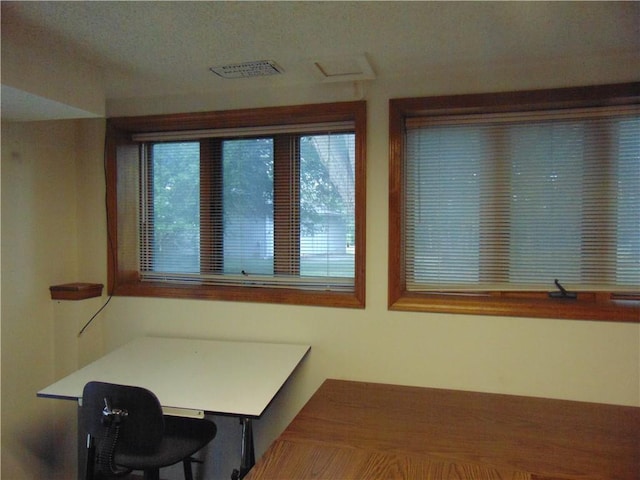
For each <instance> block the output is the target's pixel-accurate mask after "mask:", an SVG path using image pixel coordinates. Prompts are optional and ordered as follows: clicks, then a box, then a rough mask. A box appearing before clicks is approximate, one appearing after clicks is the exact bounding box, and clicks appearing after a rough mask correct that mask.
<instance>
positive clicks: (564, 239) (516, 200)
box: [509, 122, 586, 285]
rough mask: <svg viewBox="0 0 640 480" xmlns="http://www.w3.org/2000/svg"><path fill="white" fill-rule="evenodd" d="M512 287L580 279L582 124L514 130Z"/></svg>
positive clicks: (534, 125) (523, 127) (512, 142)
mask: <svg viewBox="0 0 640 480" xmlns="http://www.w3.org/2000/svg"><path fill="white" fill-rule="evenodd" d="M509 132H510V136H509V141H510V142H509V144H510V158H511V216H510V218H511V234H510V242H509V245H510V248H509V252H510V257H511V265H510V268H509V279H510V281H511V283H529V284H532V283H536V282H537V283H541V284H544V283H545V281H546V283H547V284H549V285H552V284H553V280H554V279H556V278H560V279H562V280H563V281H564V282H576V281H580V274H581V268H580V267H581V259H580V257H581V248H580V247H581V243H582V240H581V232H582V228H583V220H586V217H585V216H584V214H583V209H582V205H583V203H584V201H583V180H584V175H585V171H584V168H583V164H584V148H583V143H584V128H583V125H582V124H581V123H579V122H545V123H538V124H526V125H516V126H514V127H512V128H511V129H510V130H509Z"/></svg>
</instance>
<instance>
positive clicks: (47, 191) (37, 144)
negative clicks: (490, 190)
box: [1, 64, 640, 480]
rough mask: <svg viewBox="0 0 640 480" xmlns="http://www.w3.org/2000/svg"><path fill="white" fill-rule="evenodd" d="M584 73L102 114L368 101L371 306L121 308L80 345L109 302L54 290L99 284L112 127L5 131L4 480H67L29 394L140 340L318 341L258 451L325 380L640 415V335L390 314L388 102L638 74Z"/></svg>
mask: <svg viewBox="0 0 640 480" xmlns="http://www.w3.org/2000/svg"><path fill="white" fill-rule="evenodd" d="M557 67H559V66H557ZM588 67H589V68H587V69H585V70H582V71H580V73H576V72H575V69H574V68H573V67H572V66H571V65H569V64H568V65H567V66H566V68H564V69H563V68H557V69H550V70H548V71H545V72H542V71H540V70H539V67H536V68H535V69H534V68H525V67H519V68H515V67H508V68H507V67H504V68H503V69H502V70H498V71H496V70H489V69H487V68H481V67H478V66H470V67H469V68H468V69H459V70H457V71H456V72H450V73H452V75H451V76H449V77H447V76H446V75H443V74H442V73H434V75H433V78H431V79H429V80H430V81H431V83H429V84H428V85H429V86H428V87H425V85H426V83H424V82H418V81H416V80H415V79H414V80H411V79H405V80H400V79H398V80H397V81H395V82H392V83H387V84H372V85H368V86H362V87H358V86H354V85H334V86H318V87H317V88H306V89H287V90H286V91H285V90H281V91H271V92H253V93H251V92H249V93H245V94H243V95H242V97H240V96H237V97H234V96H229V95H225V96H224V97H222V96H219V97H216V96H215V95H208V96H202V97H190V98H186V97H176V98H170V99H144V100H143V99H141V100H139V101H137V102H135V101H127V102H126V103H125V102H123V103H122V104H119V103H118V102H112V103H110V104H108V105H107V107H108V110H109V112H110V114H146V113H158V112H163V111H164V112H168V111H176V112H177V111H189V110H191V111H194V110H203V109H224V108H236V107H237V108H240V107H250V106H263V105H280V104H292V103H317V102H322V101H339V100H353V99H355V98H360V97H363V98H365V99H366V100H367V102H368V122H369V126H368V142H367V148H368V170H367V182H368V203H367V307H366V309H364V310H348V309H333V308H316V307H298V306H289V305H264V304H251V303H234V302H212V301H202V300H193V301H189V300H170V299H144V298H123V297H117V298H114V299H113V300H112V301H111V303H110V304H109V305H108V307H107V308H106V309H105V311H104V312H103V313H102V314H101V315H100V316H99V317H98V319H97V320H96V321H95V324H94V325H92V326H91V327H90V328H89V329H88V330H87V333H86V334H85V335H83V336H82V337H80V338H77V337H76V336H75V332H77V330H78V329H79V327H80V326H81V325H82V324H83V323H84V322H85V321H86V320H87V319H88V318H89V316H90V315H91V314H92V313H93V312H94V311H95V310H97V308H99V306H100V305H101V304H102V302H103V301H104V300H105V299H106V297H103V298H102V299H90V300H85V301H81V302H56V301H52V300H50V298H49V292H48V287H49V286H50V285H53V284H56V283H63V282H71V281H91V282H102V283H106V255H105V253H106V242H107V240H106V233H105V215H104V181H103V171H102V142H103V128H104V125H103V121H102V120H82V121H75V122H72V121H64V122H62V121H60V122H42V123H30V124H19V123H13V124H3V125H2V189H1V192H2V210H3V211H2V214H3V215H2V478H6V479H8V480H12V479H22V478H25V479H40V478H55V476H56V475H58V478H69V476H70V475H71V476H72V475H73V474H72V473H71V474H70V473H69V472H73V462H74V460H75V457H74V453H73V442H74V439H73V438H72V435H71V436H70V431H71V430H72V428H71V427H72V426H73V422H74V408H73V406H71V405H69V403H65V402H64V401H54V400H45V399H37V398H36V397H35V392H36V391H37V390H38V389H40V388H43V387H45V386H46V385H47V384H49V383H51V382H52V381H54V380H55V379H56V378H58V377H59V376H60V375H63V374H64V373H66V372H67V371H71V370H73V369H74V368H77V367H78V366H80V365H83V364H84V363H86V362H87V361H89V360H91V359H92V358H94V357H95V356H97V355H99V354H101V353H102V352H103V351H109V350H111V349H113V348H115V347H117V346H118V345H120V344H122V343H124V342H126V341H128V340H129V339H132V338H134V337H136V336H139V335H148V334H153V335H169V336H173V335H175V336H181V337H199V338H218V339H234V340H236V339H237V340H260V341H269V342H293V343H305V344H307V343H308V344H311V345H312V350H311V353H310V355H309V356H308V357H307V358H306V360H305V361H304V363H303V365H302V366H301V368H300V369H299V370H298V371H297V372H296V374H295V375H294V377H293V379H292V381H291V382H289V383H288V384H287V385H286V387H285V388H284V389H283V390H282V392H281V394H280V395H279V397H278V398H277V399H276V401H275V402H274V404H273V405H272V406H271V407H270V409H269V410H268V412H267V413H266V415H265V416H264V418H263V419H261V420H260V421H259V422H257V423H256V442H257V449H258V454H260V453H261V452H262V451H263V449H264V448H265V447H266V446H267V445H268V444H269V443H270V442H271V441H272V440H273V439H274V438H275V436H276V435H277V434H278V433H279V432H280V431H281V430H282V429H283V428H284V427H285V426H286V424H287V423H288V422H289V421H290V420H291V418H292V417H293V416H294V415H295V413H296V412H297V411H298V410H299V409H300V407H301V406H302V405H303V404H304V402H305V401H306V400H307V399H308V398H309V396H310V395H311V394H312V393H313V391H314V390H315V389H316V388H317V387H318V386H319V385H320V383H321V382H322V381H323V380H324V379H325V378H327V377H334V378H347V379H355V380H368V381H378V382H389V383H398V384H410V385H424V386H433V387H444V388H455V389H467V390H480V391H489V392H501V393H514V394H524V395H534V396H544V397H557V398H568V399H576V400H585V401H595V402H607V403H618V404H625V405H640V325H637V324H636V325H630V324H619V323H607V322H583V321H563V320H553V319H549V320H540V319H528V318H500V317H482V316H462V315H460V316H455V315H444V314H424V313H401V312H389V311H388V310H387V307H386V298H387V278H386V274H387V265H386V261H387V181H388V174H387V152H388V143H387V126H388V124H387V102H388V98H390V97H394V96H412V95H427V94H433V93H453V92H461V91H483V90H503V89H517V88H537V87H546V86H563V85H572V84H573V85H580V84H590V83H607V82H611V81H623V80H630V79H631V78H632V77H631V78H630V75H631V74H630V72H629V69H628V68H626V67H622V66H621V67H619V68H618V69H617V70H616V69H615V68H608V69H603V68H597V65H595V64H594V65H588ZM498 73H499V74H500V76H497V77H496V76H495V75H497V74H498ZM531 73H535V74H536V75H535V76H533V77H532V76H531V75H530V74H531ZM211 381H212V382H215V381H216V379H215V378H212V379H211ZM54 413H55V414H56V415H57V416H56V418H55V419H53V420H52V419H51V417H52V415H53V414H54ZM217 421H218V422H219V426H220V427H221V428H220V433H219V436H218V439H217V440H216V444H215V449H214V450H215V453H214V454H213V455H214V457H215V460H216V462H215V467H214V468H215V472H216V478H229V473H230V468H232V467H233V466H235V462H237V457H238V456H239V451H237V443H236V442H237V435H238V430H239V425H238V424H237V422H236V421H230V420H229V419H218V420H217Z"/></svg>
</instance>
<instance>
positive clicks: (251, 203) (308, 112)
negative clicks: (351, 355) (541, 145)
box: [112, 102, 364, 307]
mask: <svg viewBox="0 0 640 480" xmlns="http://www.w3.org/2000/svg"><path fill="white" fill-rule="evenodd" d="M332 105H333V108H335V109H336V111H335V112H332V107H331V106H322V108H321V109H319V107H318V106H308V107H305V108H304V109H303V110H300V109H299V108H296V109H295V110H291V109H289V110H287V108H286V107H283V108H276V109H259V110H252V111H250V112H247V113H248V116H247V120H246V123H250V122H252V121H256V122H257V124H256V125H246V126H242V125H241V126H238V125H237V123H238V121H237V118H236V117H234V116H233V115H232V114H230V113H229V112H222V113H219V114H217V115H216V119H217V122H212V121H211V120H210V119H209V120H207V119H205V120H202V118H201V117H202V115H195V116H191V117H190V123H188V124H187V126H186V127H187V128H184V129H183V130H181V129H179V128H178V129H177V128H176V125H175V124H174V125H171V126H170V127H169V125H167V126H166V127H164V129H159V130H157V131H151V129H152V128H153V127H154V126H155V127H156V128H157V127H158V126H161V125H163V123H162V122H161V121H160V119H158V120H157V121H156V122H155V125H149V124H148V123H145V124H144V125H142V124H139V125H137V127H138V129H139V131H136V128H135V127H136V125H133V126H131V125H130V123H131V120H130V119H123V120H115V121H112V123H113V124H118V123H119V122H123V123H126V128H127V130H132V131H131V134H130V135H129V134H128V135H126V136H128V137H129V138H128V139H127V140H126V142H125V141H120V142H118V141H117V140H115V141H116V143H120V146H121V148H123V149H124V150H125V151H129V152H130V153H131V152H132V151H133V150H134V149H135V152H136V154H135V156H134V155H133V154H131V158H130V159H129V160H130V161H131V162H132V163H133V161H135V164H136V165H138V166H139V168H138V171H137V172H135V173H136V175H135V176H136V177H137V181H132V180H131V178H130V175H128V176H127V177H128V179H127V180H124V181H121V182H119V183H121V185H120V186H121V191H130V192H131V193H130V194H128V195H122V194H120V195H116V199H117V212H118V221H124V223H126V225H125V228H124V229H123V231H121V229H119V230H118V232H117V240H118V245H117V249H113V253H115V254H117V257H118V263H117V264H118V265H120V268H119V269H118V274H117V278H116V280H117V281H116V282H114V284H115V285H114V287H116V288H115V290H116V291H120V292H124V293H123V294H129V293H128V292H135V294H143V295H146V294H150V295H158V296H186V297H192V296H194V297H198V298H201V297H204V298H216V299H217V298H221V299H226V298H229V299H234V300H245V299H246V300H255V301H274V302H284V303H301V304H321V305H336V306H352V307H359V306H362V305H363V292H364V290H363V282H364V278H363V276H362V274H361V271H362V265H363V251H364V248H363V233H364V230H363V222H364V218H362V214H361V212H364V209H363V208H364V205H362V203H363V199H364V195H363V191H364V190H363V188H364V186H363V181H364V152H363V145H364V143H363V139H362V138H361V137H363V136H364V130H363V128H364V126H363V124H362V123H361V122H363V119H364V115H363V108H364V104H362V103H360V102H357V103H352V104H332ZM316 110H317V112H318V113H314V112H315V111H316ZM300 111H303V112H304V115H302V116H304V122H300V123H291V122H292V121H294V122H295V119H296V116H301V114H300V113H299V112H300ZM269 112H271V113H272V115H270V114H269ZM287 112H289V114H287ZM221 116H222V120H220V117H221ZM227 117H229V119H232V120H233V122H230V121H229V122H227V121H226V120H225V119H226V118H227ZM194 118H195V120H194ZM279 118H282V122H285V121H286V123H277V122H278V119H279ZM318 120H322V121H318ZM148 121H149V119H148V118H147V119H145V120H144V122H148ZM194 122H196V123H197V124H198V126H202V125H201V124H204V125H207V126H211V124H213V125H214V126H217V127H218V128H205V129H201V128H194ZM271 122H276V123H271ZM152 123H154V122H152ZM230 123H233V126H230V125H229V124H230ZM121 128H122V127H120V129H121ZM169 128H171V130H169ZM113 138H114V139H115V138H116V136H115V135H113ZM115 156H116V157H117V159H116V162H115V164H116V170H118V171H119V172H122V171H125V170H127V171H128V172H129V174H130V173H131V171H132V170H135V168H128V169H127V168H124V164H125V163H126V162H127V156H126V155H124V154H122V153H121V154H118V149H117V148H116V149H115ZM121 164H122V165H121ZM127 184H129V186H130V188H122V187H123V186H125V185H127ZM134 192H137V194H135V193H134ZM134 211H135V212H136V213H135V215H133V212H134ZM134 222H135V223H134ZM132 258H136V262H135V265H132V262H131V261H130V260H128V261H127V260H125V259H132ZM123 260H124V262H128V263H129V264H130V265H128V268H122V267H123V266H124V265H123V263H124V262H123ZM134 266H135V275H134V276H133V278H131V277H129V276H127V275H125V272H126V271H127V270H130V268H131V267H134ZM131 294H134V293H131Z"/></svg>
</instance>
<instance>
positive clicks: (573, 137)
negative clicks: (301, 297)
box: [390, 87, 640, 321]
mask: <svg viewBox="0 0 640 480" xmlns="http://www.w3.org/2000/svg"><path fill="white" fill-rule="evenodd" d="M634 88H636V90H637V87H634ZM569 92H570V91H569V90H567V91H566V93H567V94H569ZM573 92H574V94H575V90H573ZM561 93H562V92H561V91H554V92H553V93H552V97H553V96H554V95H556V96H559V95H561ZM497 97H498V102H497V103H498V104H499V108H496V107H495V103H493V107H492V106H491V105H492V100H491V98H490V96H489V95H487V96H470V97H468V99H469V100H471V102H472V107H473V108H475V109H476V112H477V109H478V104H477V103H476V104H474V105H473V102H479V101H481V102H485V103H486V110H487V111H485V112H483V113H476V112H474V113H470V112H469V111H465V109H464V108H462V109H461V108H460V107H461V105H457V106H456V111H455V113H454V112H449V111H447V109H446V108H444V104H445V102H442V105H443V108H439V109H437V112H433V111H431V112H429V113H428V114H418V113H419V112H410V110H411V109H412V108H416V110H418V111H419V110H420V109H423V108H425V105H428V103H429V102H428V100H427V99H425V102H424V103H421V104H420V105H418V104H419V103H420V102H417V101H416V100H412V102H413V103H411V105H412V107H410V108H408V107H407V105H409V104H407V103H405V104H404V105H401V106H400V109H404V114H398V112H397V111H396V114H395V118H396V119H397V121H398V122H399V123H401V124H400V125H398V126H397V127H396V128H397V132H398V135H399V136H401V137H402V138H400V139H396V145H401V150H399V149H398V150H396V151H398V152H399V154H398V158H396V159H395V163H394V162H393V161H392V165H395V171H393V172H392V181H395V182H399V183H400V185H401V189H400V190H399V192H401V193H400V195H401V196H400V198H401V201H399V198H398V197H394V198H392V199H391V202H390V204H391V205H392V206H394V205H397V206H398V208H399V210H400V211H397V212H393V211H392V212H391V214H392V215H394V214H399V215H400V217H401V220H400V222H401V223H400V229H399V230H400V231H401V235H397V236H396V235H395V234H394V233H393V227H390V228H391V231H390V239H391V245H397V246H398V248H399V250H400V253H401V254H400V258H399V262H402V263H401V264H400V265H390V270H391V272H390V273H391V275H390V280H391V285H390V299H391V300H392V302H393V301H399V305H403V304H404V305H405V306H407V305H409V303H413V305H414V307H415V306H416V305H422V307H425V308H428V304H429V303H430V302H431V301H433V300H434V299H435V301H434V303H436V304H437V305H438V309H439V310H442V311H461V310H463V309H465V308H466V309H468V308H470V307H472V306H473V304H474V302H475V303H476V304H478V305H477V306H478V307H479V308H478V309H479V310H480V313H483V311H484V310H483V309H484V307H485V306H486V307H487V311H486V312H485V313H490V314H505V313H506V314H512V315H525V316H528V315H530V316H552V317H553V316H556V315H558V316H572V315H573V314H572V313H570V312H569V311H570V310H571V309H572V308H573V309H574V313H575V315H576V316H580V317H579V318H582V315H583V313H581V309H583V308H584V309H585V310H586V307H585V304H586V303H589V305H591V308H592V312H597V310H598V308H599V307H602V304H607V312H608V313H607V315H612V316H613V317H614V318H619V317H620V316H622V317H624V318H628V319H630V320H634V321H640V310H638V309H637V305H636V306H635V307H632V309H631V311H627V313H620V311H625V310H624V306H621V308H620V309H618V311H616V309H615V308H614V307H615V306H616V305H615V304H614V303H612V302H615V299H616V298H618V299H622V298H624V299H627V300H631V302H632V303H633V299H634V298H635V299H636V300H640V296H639V295H640V106H639V105H638V104H631V105H628V104H616V105H606V106H602V105H599V106H592V107H585V106H584V104H583V103H581V104H580V105H578V106H572V105H568V104H563V105H562V108H558V104H557V103H555V104H551V105H549V107H548V108H541V106H542V105H543V104H544V102H545V100H544V92H539V93H538V94H537V95H536V96H535V98H538V99H539V102H538V103H536V102H534V104H535V105H536V107H535V108H531V105H532V104H531V103H529V105H528V107H526V108H524V107H522V106H521V105H515V107H516V110H515V111H514V110H510V109H509V108H506V107H507V105H505V104H501V103H502V102H504V101H505V99H506V97H505V96H502V97H500V95H497ZM510 98H511V100H513V98H514V96H513V95H512V96H511V97H510ZM567 98H571V95H568V96H567ZM440 100H442V99H440ZM453 101H454V102H455V101H460V97H457V99H456V100H453ZM528 101H529V102H530V101H531V95H530V96H529V98H528ZM546 101H548V99H547V100H546ZM594 103H597V102H594ZM605 103H609V102H605ZM496 110H500V111H496ZM392 131H393V129H392ZM392 141H393V140H392ZM392 170H394V169H393V168H392ZM394 175H395V176H396V177H395V178H393V177H394ZM556 280H557V281H559V282H560V284H561V285H563V286H564V287H563V288H565V289H566V290H570V291H571V292H574V293H575V294H576V295H575V301H573V302H572V303H571V304H570V305H567V304H568V303H569V302H571V300H570V299H569V297H568V296H564V295H562V292H557V294H556V295H551V296H549V295H548V294H549V293H550V292H552V291H555V290H556V286H555V281H556ZM421 295H422V297H421ZM430 295H431V300H430V299H429V296H430ZM394 297H395V300H394ZM572 297H573V296H572ZM447 298H448V299H449V300H450V303H451V304H452V305H453V306H454V308H452V309H449V308H447ZM409 299H410V300H409ZM518 299H523V300H521V301H519V300H518ZM524 299H526V300H524ZM558 299H560V300H561V301H562V302H564V303H562V304H559V305H558V302H556V300H558ZM587 299H588V300H589V302H587V301H586V300H587ZM518 309H520V310H518ZM563 310H567V312H563ZM568 312H569V313H568ZM591 315H594V313H591V314H587V317H590V316H591ZM634 316H635V318H634ZM614 318H607V319H614Z"/></svg>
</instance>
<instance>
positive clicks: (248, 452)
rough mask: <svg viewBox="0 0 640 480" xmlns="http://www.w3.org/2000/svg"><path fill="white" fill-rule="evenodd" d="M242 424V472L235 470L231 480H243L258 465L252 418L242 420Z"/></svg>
mask: <svg viewBox="0 0 640 480" xmlns="http://www.w3.org/2000/svg"><path fill="white" fill-rule="evenodd" d="M240 423H241V424H242V451H241V456H240V470H237V469H235V470H233V473H232V474H231V480H242V479H243V478H244V477H245V475H246V474H247V473H249V470H251V468H252V467H253V466H254V465H255V463H256V455H255V450H254V446H253V426H252V423H251V419H250V418H241V419H240Z"/></svg>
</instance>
